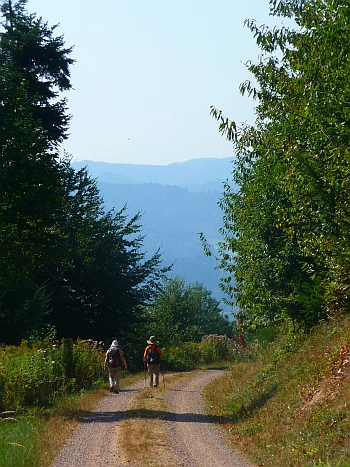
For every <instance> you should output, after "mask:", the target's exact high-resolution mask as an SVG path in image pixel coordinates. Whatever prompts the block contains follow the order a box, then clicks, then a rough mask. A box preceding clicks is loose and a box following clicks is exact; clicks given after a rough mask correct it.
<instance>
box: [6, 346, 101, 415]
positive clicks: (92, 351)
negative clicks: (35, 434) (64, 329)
mask: <svg viewBox="0 0 350 467" xmlns="http://www.w3.org/2000/svg"><path fill="white" fill-rule="evenodd" d="M102 366H103V353H102V349H101V347H100V345H99V344H98V343H97V342H94V341H92V340H87V341H81V340H78V341H77V342H73V341H72V340H71V339H63V340H62V341H57V342H55V343H54V344H53V343H52V342H50V341H48V340H44V341H41V342H36V343H34V344H29V343H28V342H25V341H24V342H22V344H21V345H20V346H19V347H5V348H4V349H0V410H1V411H4V410H19V409H22V408H25V407H30V406H43V405H46V404H51V403H52V402H53V401H54V400H55V399H56V397H57V396H59V395H61V394H67V393H69V392H72V391H75V390H79V389H82V388H88V387H91V385H92V384H93V382H94V381H96V380H97V379H99V378H101V377H102V375H103V373H102Z"/></svg>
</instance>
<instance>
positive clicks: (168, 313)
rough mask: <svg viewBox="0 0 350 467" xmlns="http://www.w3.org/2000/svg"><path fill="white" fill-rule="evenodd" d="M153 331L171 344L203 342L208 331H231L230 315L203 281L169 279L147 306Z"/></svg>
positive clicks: (160, 339) (147, 320)
mask: <svg viewBox="0 0 350 467" xmlns="http://www.w3.org/2000/svg"><path fill="white" fill-rule="evenodd" d="M146 323H147V327H148V329H149V332H150V333H151V334H154V335H156V336H157V339H159V341H160V342H163V343H166V344H167V345H172V344H179V343H181V342H199V341H200V340H201V338H202V337H203V336H204V335H208V334H230V332H231V326H230V323H229V321H228V319H227V317H223V316H222V310H221V309H220V307H219V302H218V301H217V300H216V299H215V298H213V297H212V296H211V292H209V291H208V290H207V289H206V288H205V287H204V286H203V285H202V284H199V283H194V284H185V281H184V279H182V278H180V277H175V278H173V279H166V280H165V281H164V284H163V287H162V288H161V289H160V290H159V291H158V293H157V294H156V295H155V298H154V300H153V302H152V304H151V305H150V306H149V307H147V309H146Z"/></svg>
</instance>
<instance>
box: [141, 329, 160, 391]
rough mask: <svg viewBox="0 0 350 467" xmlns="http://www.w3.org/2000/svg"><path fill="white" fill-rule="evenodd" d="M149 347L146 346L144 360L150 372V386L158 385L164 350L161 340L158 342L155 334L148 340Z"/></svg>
mask: <svg viewBox="0 0 350 467" xmlns="http://www.w3.org/2000/svg"><path fill="white" fill-rule="evenodd" d="M147 344H148V345H147V347H146V348H145V351H144V354H143V362H144V366H145V369H146V365H147V369H148V374H149V385H150V387H151V388H152V387H155V388H156V387H157V386H158V385H159V371H160V361H161V358H162V350H161V348H160V347H159V342H157V340H156V338H155V336H151V337H150V338H149V340H148V341H147Z"/></svg>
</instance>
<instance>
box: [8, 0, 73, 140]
mask: <svg viewBox="0 0 350 467" xmlns="http://www.w3.org/2000/svg"><path fill="white" fill-rule="evenodd" d="M26 4H27V0H18V1H17V2H15V3H14V4H12V1H11V0H5V1H3V2H2V6H1V12H2V14H3V16H4V19H5V20H4V21H3V23H2V26H3V28H4V32H2V33H1V34H0V69H1V70H2V71H3V70H4V69H5V70H10V71H11V78H10V84H11V88H12V90H13V89H15V88H21V87H23V86H24V88H25V89H26V93H27V96H26V97H27V101H28V102H29V103H30V105H29V108H30V113H31V116H32V118H33V121H35V122H36V123H37V128H36V130H37V135H38V134H40V135H41V136H42V137H43V139H44V140H45V142H46V144H47V145H48V146H50V147H56V146H57V144H58V143H60V142H61V141H62V140H63V139H65V138H67V130H68V125H69V121H70V119H71V116H70V115H69V114H68V113H67V110H68V109H67V99H66V98H62V99H60V100H59V99H58V97H59V93H60V92H62V91H69V90H70V89H71V88H72V85H71V83H70V70H69V67H70V65H72V64H73V63H74V60H73V59H72V58H70V56H69V55H70V54H71V52H72V49H73V48H72V47H70V48H66V47H65V46H64V37H63V36H54V33H55V30H56V28H57V25H56V26H53V27H49V26H48V24H47V23H44V22H43V20H42V19H41V18H37V17H36V15H35V14H30V15H29V14H27V12H26V11H25V5H26ZM10 90H11V89H10Z"/></svg>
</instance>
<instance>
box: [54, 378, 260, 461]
mask: <svg viewBox="0 0 350 467" xmlns="http://www.w3.org/2000/svg"><path fill="white" fill-rule="evenodd" d="M220 375H221V372H220V371H218V370H207V371H203V372H201V373H197V374H195V375H194V376H193V377H192V378H189V379H187V380H186V381H185V382H183V383H181V384H180V385H178V386H176V387H175V388H174V389H171V390H169V391H168V393H167V395H166V403H167V410H168V412H167V414H166V416H165V417H164V419H163V426H164V430H165V431H166V433H167V434H168V436H169V439H171V440H172V443H171V445H170V446H169V450H170V451H171V452H172V455H173V458H174V459H176V460H175V464H174V467H179V466H183V467H202V466H203V467H204V466H206V467H207V466H208V465H214V466H215V467H253V466H252V464H250V463H248V462H247V461H245V460H244V459H243V458H242V457H241V456H240V455H239V454H238V453H235V452H233V451H232V450H231V449H229V448H228V447H227V446H226V445H225V442H224V433H223V431H221V430H220V427H217V426H216V425H215V424H214V423H212V422H211V421H210V419H209V418H208V417H207V416H206V415H204V406H203V402H202V397H201V392H202V390H203V388H204V387H205V386H206V385H207V384H208V383H209V382H210V381H212V380H213V379H215V378H217V377H219V376H220ZM142 389H143V382H140V383H137V384H135V385H134V386H132V387H130V388H128V389H126V390H123V391H121V392H120V393H119V394H118V395H114V394H112V395H108V396H106V397H105V398H104V399H103V400H102V402H101V403H100V404H99V405H98V407H96V409H95V410H94V411H93V412H91V413H90V415H89V416H88V417H87V418H86V419H84V420H82V421H81V423H80V424H79V425H78V427H77V429H76V430H75V432H74V433H73V435H72V436H71V438H70V439H69V440H68V442H67V443H66V445H65V446H64V447H63V449H62V451H61V453H60V455H59V456H58V457H57V459H56V461H55V463H54V465H53V467H102V466H114V467H125V466H129V467H140V466H138V465H136V464H132V463H131V462H130V461H125V460H124V459H125V457H124V456H123V453H122V452H121V449H122V446H120V445H117V443H116V441H115V440H116V439H117V437H118V430H119V426H120V423H121V421H123V420H125V418H126V411H127V409H128V407H129V406H130V404H131V402H132V400H133V398H134V397H135V396H136V395H137V394H138V393H139V392H140V391H141V390H142ZM155 455H157V453H155ZM163 455H164V454H163Z"/></svg>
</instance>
